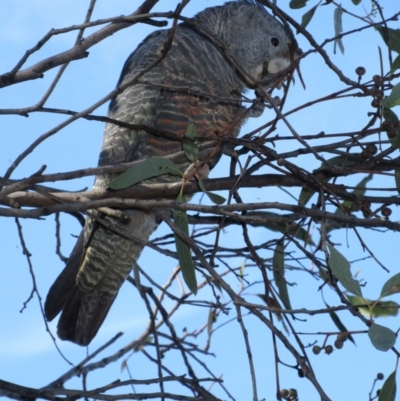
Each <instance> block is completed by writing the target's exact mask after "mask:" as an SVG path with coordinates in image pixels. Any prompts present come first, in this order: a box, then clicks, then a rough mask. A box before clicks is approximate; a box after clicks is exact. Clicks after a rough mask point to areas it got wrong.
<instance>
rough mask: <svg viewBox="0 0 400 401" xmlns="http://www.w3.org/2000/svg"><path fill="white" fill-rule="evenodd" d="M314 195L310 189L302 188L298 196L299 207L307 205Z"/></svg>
mask: <svg viewBox="0 0 400 401" xmlns="http://www.w3.org/2000/svg"><path fill="white" fill-rule="evenodd" d="M314 194H315V191H314V190H313V189H310V188H302V189H301V192H300V196H299V202H298V205H299V206H305V205H307V203H308V201H309V200H310V199H311V198H312V196H313V195H314Z"/></svg>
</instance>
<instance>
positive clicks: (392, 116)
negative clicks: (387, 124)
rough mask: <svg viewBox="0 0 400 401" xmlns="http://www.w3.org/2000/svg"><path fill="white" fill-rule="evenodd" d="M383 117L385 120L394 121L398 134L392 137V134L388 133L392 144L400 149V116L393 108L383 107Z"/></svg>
mask: <svg viewBox="0 0 400 401" xmlns="http://www.w3.org/2000/svg"><path fill="white" fill-rule="evenodd" d="M383 117H384V118H385V120H388V121H391V122H392V123H393V127H397V128H394V130H395V131H396V132H397V134H396V135H395V136H394V138H392V137H391V136H389V135H388V139H389V141H390V144H391V145H392V147H393V148H394V149H399V148H400V125H399V118H398V117H397V115H396V113H394V112H393V111H392V110H390V109H388V108H387V107H384V108H383Z"/></svg>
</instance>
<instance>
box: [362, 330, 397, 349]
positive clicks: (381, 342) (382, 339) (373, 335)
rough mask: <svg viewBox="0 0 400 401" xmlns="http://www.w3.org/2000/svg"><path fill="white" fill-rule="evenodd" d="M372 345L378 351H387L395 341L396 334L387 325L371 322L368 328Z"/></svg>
mask: <svg viewBox="0 0 400 401" xmlns="http://www.w3.org/2000/svg"><path fill="white" fill-rule="evenodd" d="M368 337H369V339H370V340H371V343H372V345H373V346H374V347H375V348H376V349H377V350H379V351H389V350H390V349H391V348H392V347H393V346H394V344H395V343H396V334H395V333H394V332H393V331H392V330H390V329H388V328H387V327H384V326H381V325H380V324H376V323H372V324H371V326H370V328H369V330H368Z"/></svg>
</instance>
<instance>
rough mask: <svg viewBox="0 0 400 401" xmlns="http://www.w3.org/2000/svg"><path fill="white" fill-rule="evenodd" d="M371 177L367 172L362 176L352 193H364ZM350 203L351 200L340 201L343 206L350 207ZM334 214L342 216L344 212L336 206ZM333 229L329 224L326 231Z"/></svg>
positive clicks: (359, 194)
mask: <svg viewBox="0 0 400 401" xmlns="http://www.w3.org/2000/svg"><path fill="white" fill-rule="evenodd" d="M373 178H374V176H373V175H372V174H368V175H367V176H366V177H364V178H363V179H362V180H361V181H360V182H359V183H358V184H357V186H356V188H355V189H354V191H353V192H352V193H353V194H354V195H358V196H361V195H365V192H366V191H367V183H368V182H369V181H371V180H372V179H373ZM351 203H352V202H351V201H344V202H343V203H342V206H343V208H347V209H350V208H351ZM335 214H336V215H338V216H343V215H344V212H343V210H342V208H340V207H338V208H337V209H336V210H335ZM333 229H335V227H334V226H329V227H328V231H331V230H333Z"/></svg>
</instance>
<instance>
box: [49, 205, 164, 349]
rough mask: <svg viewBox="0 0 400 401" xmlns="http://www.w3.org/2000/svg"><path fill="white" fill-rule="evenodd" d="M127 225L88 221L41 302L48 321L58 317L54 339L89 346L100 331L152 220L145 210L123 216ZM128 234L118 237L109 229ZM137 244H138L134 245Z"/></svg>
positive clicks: (106, 219)
mask: <svg viewBox="0 0 400 401" xmlns="http://www.w3.org/2000/svg"><path fill="white" fill-rule="evenodd" d="M126 213H127V214H128V215H129V217H130V219H131V221H130V223H129V224H128V225H123V224H122V223H120V222H116V220H115V219H112V218H110V217H104V218H103V221H104V223H105V225H101V224H100V225H99V224H98V223H95V224H93V220H92V221H89V220H88V221H87V222H86V225H85V228H84V230H83V231H82V233H81V234H80V236H79V238H78V241H77V243H76V245H75V247H74V249H73V251H72V253H71V256H70V258H69V259H68V262H67V264H66V266H65V268H64V270H63V271H62V272H61V274H60V275H59V276H58V278H57V279H56V281H55V282H54V284H53V285H52V286H51V288H50V290H49V293H48V295H47V299H46V302H45V315H46V318H47V320H49V321H50V320H53V319H54V318H55V317H56V316H57V315H58V314H59V313H60V312H62V313H61V316H60V320H59V322H58V336H59V337H60V338H61V339H62V340H69V341H72V342H75V343H77V344H79V345H88V344H89V343H90V342H91V341H92V339H93V338H94V336H95V335H96V334H97V331H98V330H99V328H100V327H101V325H102V323H103V321H104V319H105V318H106V316H107V313H108V311H109V310H110V307H111V305H112V304H113V302H114V299H115V297H116V296H117V294H118V291H119V289H120V287H121V285H122V284H123V282H124V281H125V279H126V278H127V276H128V275H129V273H130V271H131V270H132V265H133V263H134V262H135V261H136V260H137V259H138V258H139V256H140V253H141V251H142V249H143V247H144V244H145V243H146V242H147V239H148V237H149V236H150V235H151V233H152V232H153V231H154V230H155V229H156V227H157V223H156V218H155V216H154V215H153V214H151V213H147V212H146V211H143V210H138V209H136V210H129V211H126ZM110 225H111V226H112V227H115V228H116V229H117V230H118V231H123V232H125V233H127V234H128V237H130V238H127V236H126V235H121V232H120V233H117V232H115V230H113V229H112V228H110ZM134 238H136V239H137V241H135V240H134Z"/></svg>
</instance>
